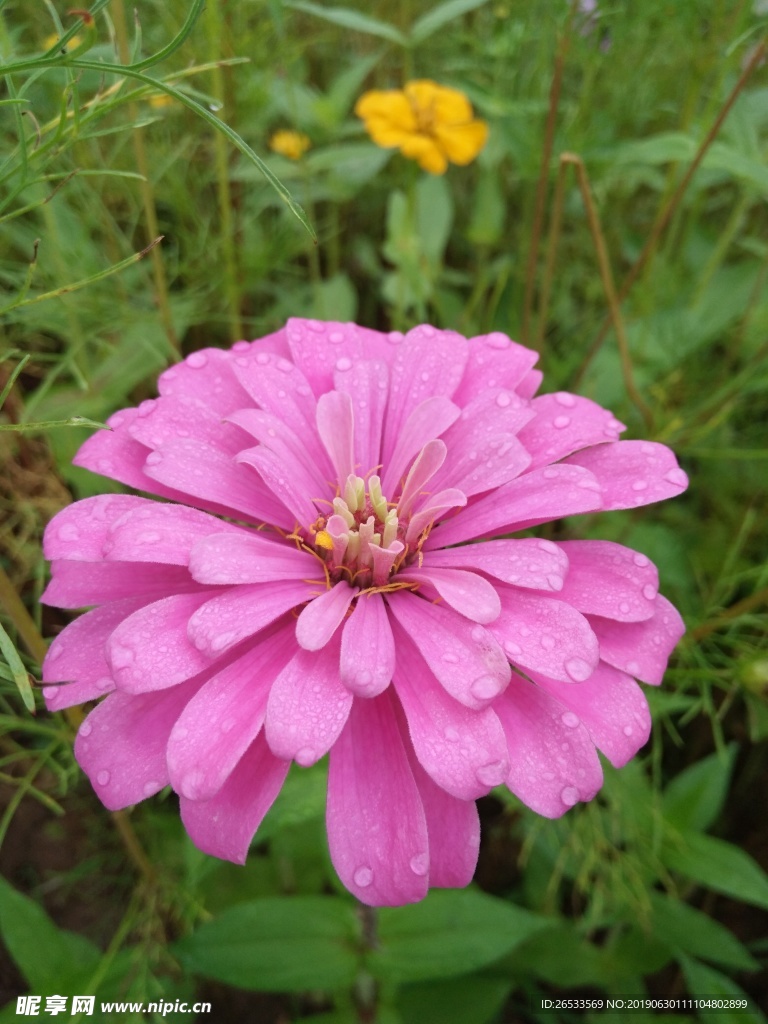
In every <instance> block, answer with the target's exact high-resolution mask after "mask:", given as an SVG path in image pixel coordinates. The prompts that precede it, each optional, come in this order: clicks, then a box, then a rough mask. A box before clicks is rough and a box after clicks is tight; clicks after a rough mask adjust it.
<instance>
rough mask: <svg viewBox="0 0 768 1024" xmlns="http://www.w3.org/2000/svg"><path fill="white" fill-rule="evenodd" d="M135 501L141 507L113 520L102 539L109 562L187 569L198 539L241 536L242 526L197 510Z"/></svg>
mask: <svg viewBox="0 0 768 1024" xmlns="http://www.w3.org/2000/svg"><path fill="white" fill-rule="evenodd" d="M134 500H135V501H137V502H140V503H141V504H140V505H138V506H132V507H131V509H130V510H129V511H127V512H126V513H125V514H124V515H122V516H120V518H118V519H115V520H114V522H113V524H112V525H111V527H110V528H109V531H108V533H107V535H106V536H105V539H104V543H103V553H104V557H105V558H107V559H109V560H110V561H124V562H162V563H164V564H166V565H183V566H186V565H187V564H188V562H189V552H190V550H191V548H192V546H193V545H194V544H195V542H196V541H198V540H200V539H201V538H203V537H207V536H208V535H209V534H212V533H216V534H221V533H227V534H230V535H232V536H242V535H243V533H244V531H243V530H242V528H241V527H239V526H234V525H233V524H230V523H227V522H223V521H222V520H221V519H216V518H215V517H214V516H211V515H208V513H207V512H201V511H200V510H199V509H196V508H189V507H188V506H186V505H168V504H164V503H161V502H159V501H144V499H142V498H136V499H134Z"/></svg>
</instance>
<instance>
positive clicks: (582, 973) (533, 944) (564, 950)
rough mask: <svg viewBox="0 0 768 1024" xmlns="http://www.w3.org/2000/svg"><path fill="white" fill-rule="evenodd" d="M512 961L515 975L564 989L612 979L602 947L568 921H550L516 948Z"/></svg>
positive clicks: (596, 983) (598, 984) (607, 981)
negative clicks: (584, 935) (577, 931)
mask: <svg viewBox="0 0 768 1024" xmlns="http://www.w3.org/2000/svg"><path fill="white" fill-rule="evenodd" d="M509 963H510V964H511V966H512V970H513V971H514V973H515V976H516V977H526V976H528V977H530V976H532V977H534V978H540V979H541V980H542V981H546V982H548V983H549V984H552V985H557V986H559V987H561V988H577V987H578V986H580V985H594V986H598V987H599V986H604V985H607V984H608V983H609V981H610V980H611V972H610V971H609V970H608V969H607V965H606V962H605V956H604V955H603V952H602V950H600V949H597V947H596V946H594V945H593V944H592V943H591V942H587V941H585V940H584V938H583V937H582V936H581V935H577V933H576V932H575V931H574V930H573V928H572V927H571V926H570V925H569V924H568V923H567V922H565V921H560V922H558V921H551V920H550V921H548V922H547V927H546V929H544V930H543V931H541V932H539V933H538V934H536V935H534V936H533V937H532V938H531V939H529V941H528V942H526V943H525V944H524V945H523V946H521V947H520V949H518V950H516V951H515V953H514V954H513V956H512V957H511V959H510V961H509Z"/></svg>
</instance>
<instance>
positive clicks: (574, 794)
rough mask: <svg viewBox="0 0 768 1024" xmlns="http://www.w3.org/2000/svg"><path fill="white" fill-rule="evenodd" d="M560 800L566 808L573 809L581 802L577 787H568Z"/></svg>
mask: <svg viewBox="0 0 768 1024" xmlns="http://www.w3.org/2000/svg"><path fill="white" fill-rule="evenodd" d="M560 799H561V800H562V801H563V803H564V804H565V806H566V807H573V805H574V804H577V803H578V802H579V791H578V789H576V787H575V786H566V787H565V789H563V790H562V791H561V793H560Z"/></svg>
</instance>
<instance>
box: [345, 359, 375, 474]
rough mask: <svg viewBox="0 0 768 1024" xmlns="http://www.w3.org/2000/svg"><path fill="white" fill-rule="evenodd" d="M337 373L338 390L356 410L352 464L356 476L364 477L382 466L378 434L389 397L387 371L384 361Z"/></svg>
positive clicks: (353, 365)
mask: <svg viewBox="0 0 768 1024" xmlns="http://www.w3.org/2000/svg"><path fill="white" fill-rule="evenodd" d="M338 362H340V363H341V365H342V367H344V369H343V370H336V372H335V374H334V377H333V383H334V386H335V387H336V390H337V391H345V392H347V393H348V394H349V395H351V396H352V399H353V402H354V407H355V436H354V451H355V459H354V464H355V467H356V472H357V474H358V476H362V477H366V476H367V475H368V474H369V473H373V472H375V471H376V469H377V467H378V466H379V465H380V463H381V432H382V428H383V424H384V413H385V412H386V409H387V396H388V394H389V369H388V367H387V364H386V363H385V362H367V361H358V362H355V363H351V365H349V366H347V363H346V362H342V360H339V361H338Z"/></svg>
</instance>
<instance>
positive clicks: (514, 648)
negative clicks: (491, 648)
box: [504, 640, 523, 658]
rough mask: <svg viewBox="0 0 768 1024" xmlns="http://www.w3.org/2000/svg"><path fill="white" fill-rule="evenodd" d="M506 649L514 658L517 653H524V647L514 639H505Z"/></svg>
mask: <svg viewBox="0 0 768 1024" xmlns="http://www.w3.org/2000/svg"><path fill="white" fill-rule="evenodd" d="M504 650H505V651H506V652H507V654H509V655H511V656H512V657H513V658H514V656H515V655H516V654H522V653H523V649H522V647H520V646H519V645H518V644H516V643H515V642H514V641H513V640H505V641H504Z"/></svg>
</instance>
